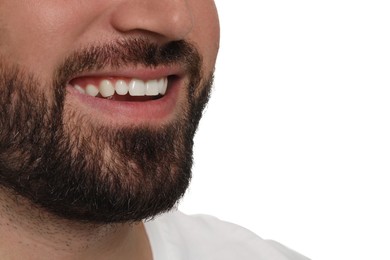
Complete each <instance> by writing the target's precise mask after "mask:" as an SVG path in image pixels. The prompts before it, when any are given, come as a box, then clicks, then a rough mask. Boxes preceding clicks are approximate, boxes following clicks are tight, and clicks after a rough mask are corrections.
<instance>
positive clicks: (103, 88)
mask: <svg viewBox="0 0 390 260" xmlns="http://www.w3.org/2000/svg"><path fill="white" fill-rule="evenodd" d="M99 92H100V95H102V97H110V96H112V95H114V94H115V89H114V86H113V85H112V83H111V81H109V80H102V81H101V82H100V85H99Z"/></svg>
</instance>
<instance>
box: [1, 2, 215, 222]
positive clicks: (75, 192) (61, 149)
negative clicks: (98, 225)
mask: <svg viewBox="0 0 390 260" xmlns="http://www.w3.org/2000/svg"><path fill="white" fill-rule="evenodd" d="M0 34H1V37H0V184H1V185H2V186H3V187H4V188H6V189H7V190H8V191H10V192H11V191H12V192H16V193H17V194H19V195H22V196H24V197H26V198H27V199H29V200H30V201H32V202H33V203H34V204H36V205H38V206H39V207H43V208H45V209H46V210H48V211H49V212H51V213H53V214H56V215H59V216H60V217H65V218H69V219H75V220H86V221H93V222H113V221H138V220H142V219H145V218H148V217H152V216H154V215H156V214H158V213H160V212H163V211H166V210H169V209H170V208H171V207H172V206H173V205H174V204H175V203H176V201H177V200H178V199H179V198H180V197H181V196H182V195H183V193H184V191H185V190H186V188H187V186H188V182H189V179H190V176H191V174H190V170H191V165H192V138H193V135H194V133H195V130H196V127H197V124H198V121H199V119H200V117H201V112H202V109H203V107H204V105H205V104H206V102H207V99H208V94H209V91H210V87H211V82H212V73H213V69H214V65H215V59H216V55H217V51H218V43H219V27H218V18H217V14H216V10H215V6H214V2H213V1H212V0H143V1H139V0H107V1H106V0H67V1H62V0H36V1H33V2H30V1H24V0H0Z"/></svg>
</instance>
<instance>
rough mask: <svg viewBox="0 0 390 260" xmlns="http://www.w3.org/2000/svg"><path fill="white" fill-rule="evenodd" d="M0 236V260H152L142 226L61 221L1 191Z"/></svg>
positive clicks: (18, 197)
mask: <svg viewBox="0 0 390 260" xmlns="http://www.w3.org/2000/svg"><path fill="white" fill-rule="evenodd" d="M0 234H1V235H0V259H140V260H144V259H145V260H151V259H152V255H151V249H150V245H149V241H148V238H147V234H146V231H145V229H144V226H143V223H134V224H123V223H122V224H106V225H97V224H88V223H80V222H75V221H69V220H64V219H60V218H58V217H55V216H53V215H51V214H49V213H47V212H46V211H44V210H42V209H40V208H37V207H35V206H33V205H31V203H29V202H28V201H27V200H26V199H24V198H21V197H20V196H17V195H13V194H12V193H10V192H9V191H6V190H4V189H0Z"/></svg>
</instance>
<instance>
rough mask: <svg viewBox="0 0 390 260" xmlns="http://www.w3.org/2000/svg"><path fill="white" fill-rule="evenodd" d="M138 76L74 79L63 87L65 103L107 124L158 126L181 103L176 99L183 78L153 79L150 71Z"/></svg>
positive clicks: (175, 75)
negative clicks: (66, 101)
mask: <svg viewBox="0 0 390 260" xmlns="http://www.w3.org/2000/svg"><path fill="white" fill-rule="evenodd" d="M102 74H103V73H102ZM132 74H136V73H132ZM138 74H139V75H121V73H117V75H109V74H108V75H104V74H103V75H86V76H80V77H77V78H74V79H72V80H70V81H69V83H68V85H67V90H68V93H69V96H68V97H69V99H68V100H69V101H71V102H72V103H73V104H74V105H73V106H75V105H77V106H78V107H79V109H78V110H79V111H84V112H83V113H88V114H89V115H90V116H93V118H95V120H99V121H105V122H106V123H107V122H108V123H111V124H121V125H123V124H128V123H156V124H158V122H161V120H162V121H165V120H167V119H168V118H172V116H174V115H175V114H176V113H175V111H177V109H178V108H179V106H180V105H179V104H178V103H181V102H182V101H184V100H183V99H182V98H180V96H182V95H183V94H184V93H182V92H183V91H185V87H184V82H183V76H179V75H180V74H178V73H169V72H168V73H167V72H158V73H155V74H156V75H153V73H150V71H147V72H145V74H142V73H138ZM158 74H160V75H158ZM72 100H73V101H72ZM179 100H181V101H179ZM75 102H76V103H75ZM106 123H105V124H106Z"/></svg>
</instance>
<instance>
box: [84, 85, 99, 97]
mask: <svg viewBox="0 0 390 260" xmlns="http://www.w3.org/2000/svg"><path fill="white" fill-rule="evenodd" d="M85 93H87V94H88V95H90V96H93V97H96V96H97V95H98V94H99V89H98V88H97V87H96V86H95V85H92V84H88V85H87V87H86V88H85Z"/></svg>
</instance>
